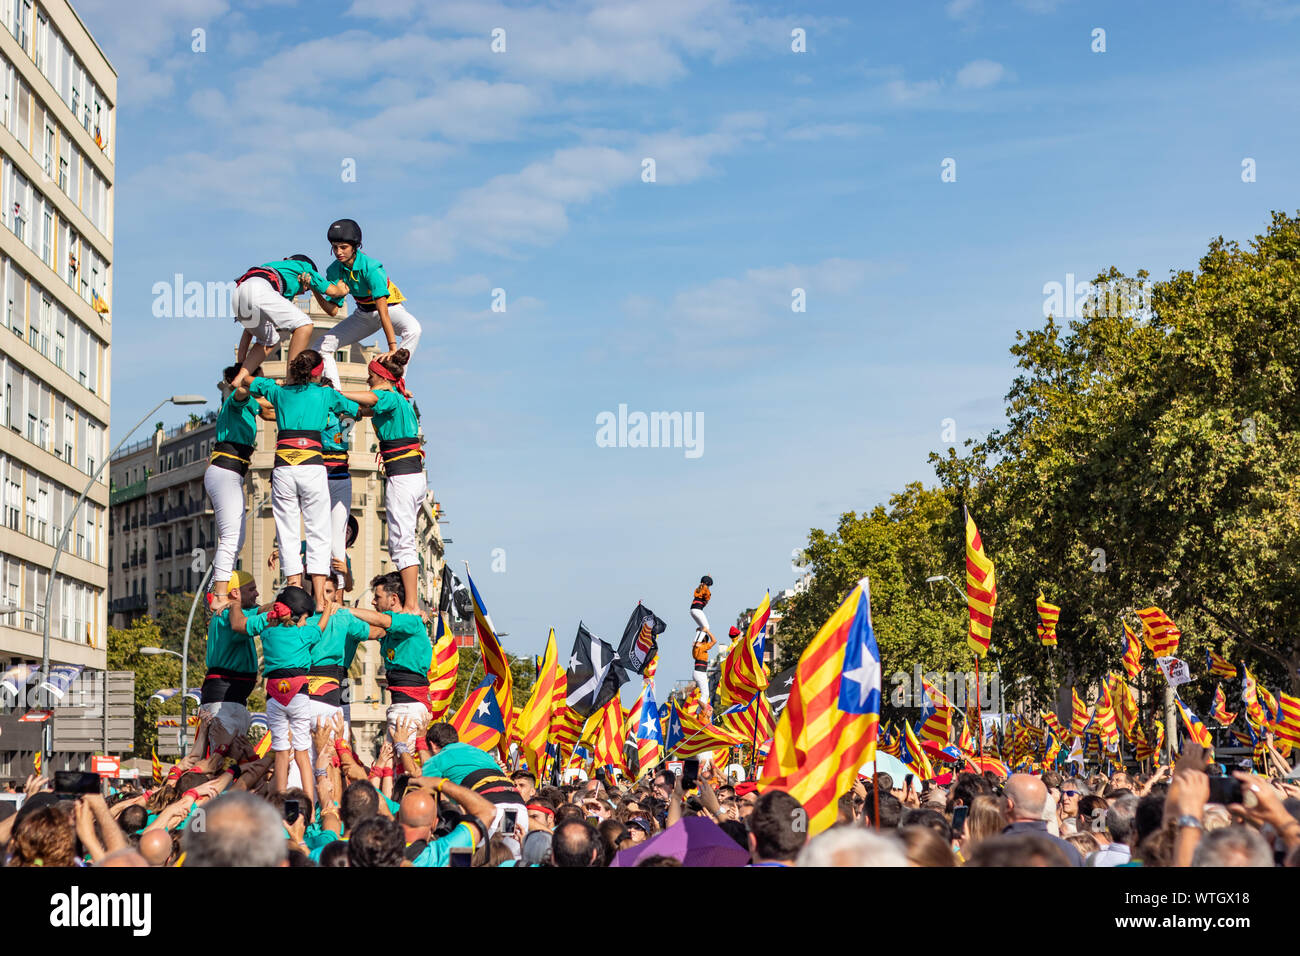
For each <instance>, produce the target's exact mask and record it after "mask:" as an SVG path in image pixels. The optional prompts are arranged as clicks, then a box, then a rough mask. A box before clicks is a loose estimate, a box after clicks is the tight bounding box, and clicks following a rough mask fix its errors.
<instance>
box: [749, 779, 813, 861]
mask: <svg viewBox="0 0 1300 956" xmlns="http://www.w3.org/2000/svg"><path fill="white" fill-rule="evenodd" d="M807 839H808V812H807V811H806V810H804V808H803V804H801V803H800V802H799V801H798V800H796V799H795V798H794V797H792V796H790V794H788V793H786V792H784V791H782V790H769V791H768V792H767V793H764V794H763V795H762V796H760V797H759V798H758V802H757V803H756V804H755V805H754V812H753V813H752V814H751V815H750V817H749V854H750V866H789V865H790V864H792V863H793V862H794V860H795V858H796V857H798V855H799V850H800V849H801V848H802V847H803V845H804V843H806V842H807Z"/></svg>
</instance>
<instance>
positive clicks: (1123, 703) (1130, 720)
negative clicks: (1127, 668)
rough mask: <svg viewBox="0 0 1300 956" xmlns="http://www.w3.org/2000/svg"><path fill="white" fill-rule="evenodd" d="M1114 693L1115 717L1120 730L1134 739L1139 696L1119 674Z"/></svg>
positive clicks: (1115, 677)
mask: <svg viewBox="0 0 1300 956" xmlns="http://www.w3.org/2000/svg"><path fill="white" fill-rule="evenodd" d="M1112 693H1113V695H1114V698H1115V701H1116V707H1115V715H1116V716H1117V717H1118V718H1119V729H1120V731H1121V732H1122V733H1123V734H1124V736H1125V737H1128V738H1129V739H1132V737H1133V728H1134V727H1136V726H1137V721H1138V700H1137V694H1135V693H1134V692H1133V688H1132V687H1131V686H1130V685H1129V683H1128V681H1126V680H1124V679H1123V678H1121V677H1120V676H1119V675H1118V674H1115V675H1114V682H1113V686H1112Z"/></svg>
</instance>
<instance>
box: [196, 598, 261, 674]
mask: <svg viewBox="0 0 1300 956" xmlns="http://www.w3.org/2000/svg"><path fill="white" fill-rule="evenodd" d="M208 670H209V671H215V672H216V673H221V672H222V671H228V670H229V671H238V672H240V673H243V674H256V673H257V647H256V646H255V645H254V643H253V636H252V634H251V633H250V634H247V635H245V634H236V633H235V632H234V631H233V630H231V627H230V609H229V608H226V610H224V611H222V612H221V613H220V614H214V615H213V616H212V620H211V621H209V622H208Z"/></svg>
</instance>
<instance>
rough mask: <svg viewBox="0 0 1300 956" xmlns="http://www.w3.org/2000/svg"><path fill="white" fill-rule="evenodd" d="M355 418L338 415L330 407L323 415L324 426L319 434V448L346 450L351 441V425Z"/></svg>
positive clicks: (355, 421)
mask: <svg viewBox="0 0 1300 956" xmlns="http://www.w3.org/2000/svg"><path fill="white" fill-rule="evenodd" d="M356 423H357V420H356V419H355V418H354V417H352V416H340V415H339V413H338V412H336V411H334V410H333V409H330V411H329V414H328V415H326V416H325V428H324V430H323V431H321V434H320V443H321V448H323V449H324V450H325V451H347V450H348V447H349V446H350V445H351V443H352V426H353V425H355V424H356Z"/></svg>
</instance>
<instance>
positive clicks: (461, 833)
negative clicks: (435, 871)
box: [411, 822, 478, 866]
mask: <svg viewBox="0 0 1300 956" xmlns="http://www.w3.org/2000/svg"><path fill="white" fill-rule="evenodd" d="M477 842H478V830H476V829H475V828H474V825H473V824H472V823H464V822H461V823H458V824H456V826H455V827H454V828H453V829H452V831H451V832H450V833H448V834H447V835H446V836H444V837H439V838H438V839H436V840H430V841H429V844H428V846H426V847H425V848H424V849H423V850H421V851H420V855H419V856H417V857H416V858H415V859H414V860H412V861H411V866H447V865H448V863H449V861H450V860H451V851H452V848H453V847H464V848H466V849H470V850H473V849H476V846H475V844H476V843H477Z"/></svg>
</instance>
